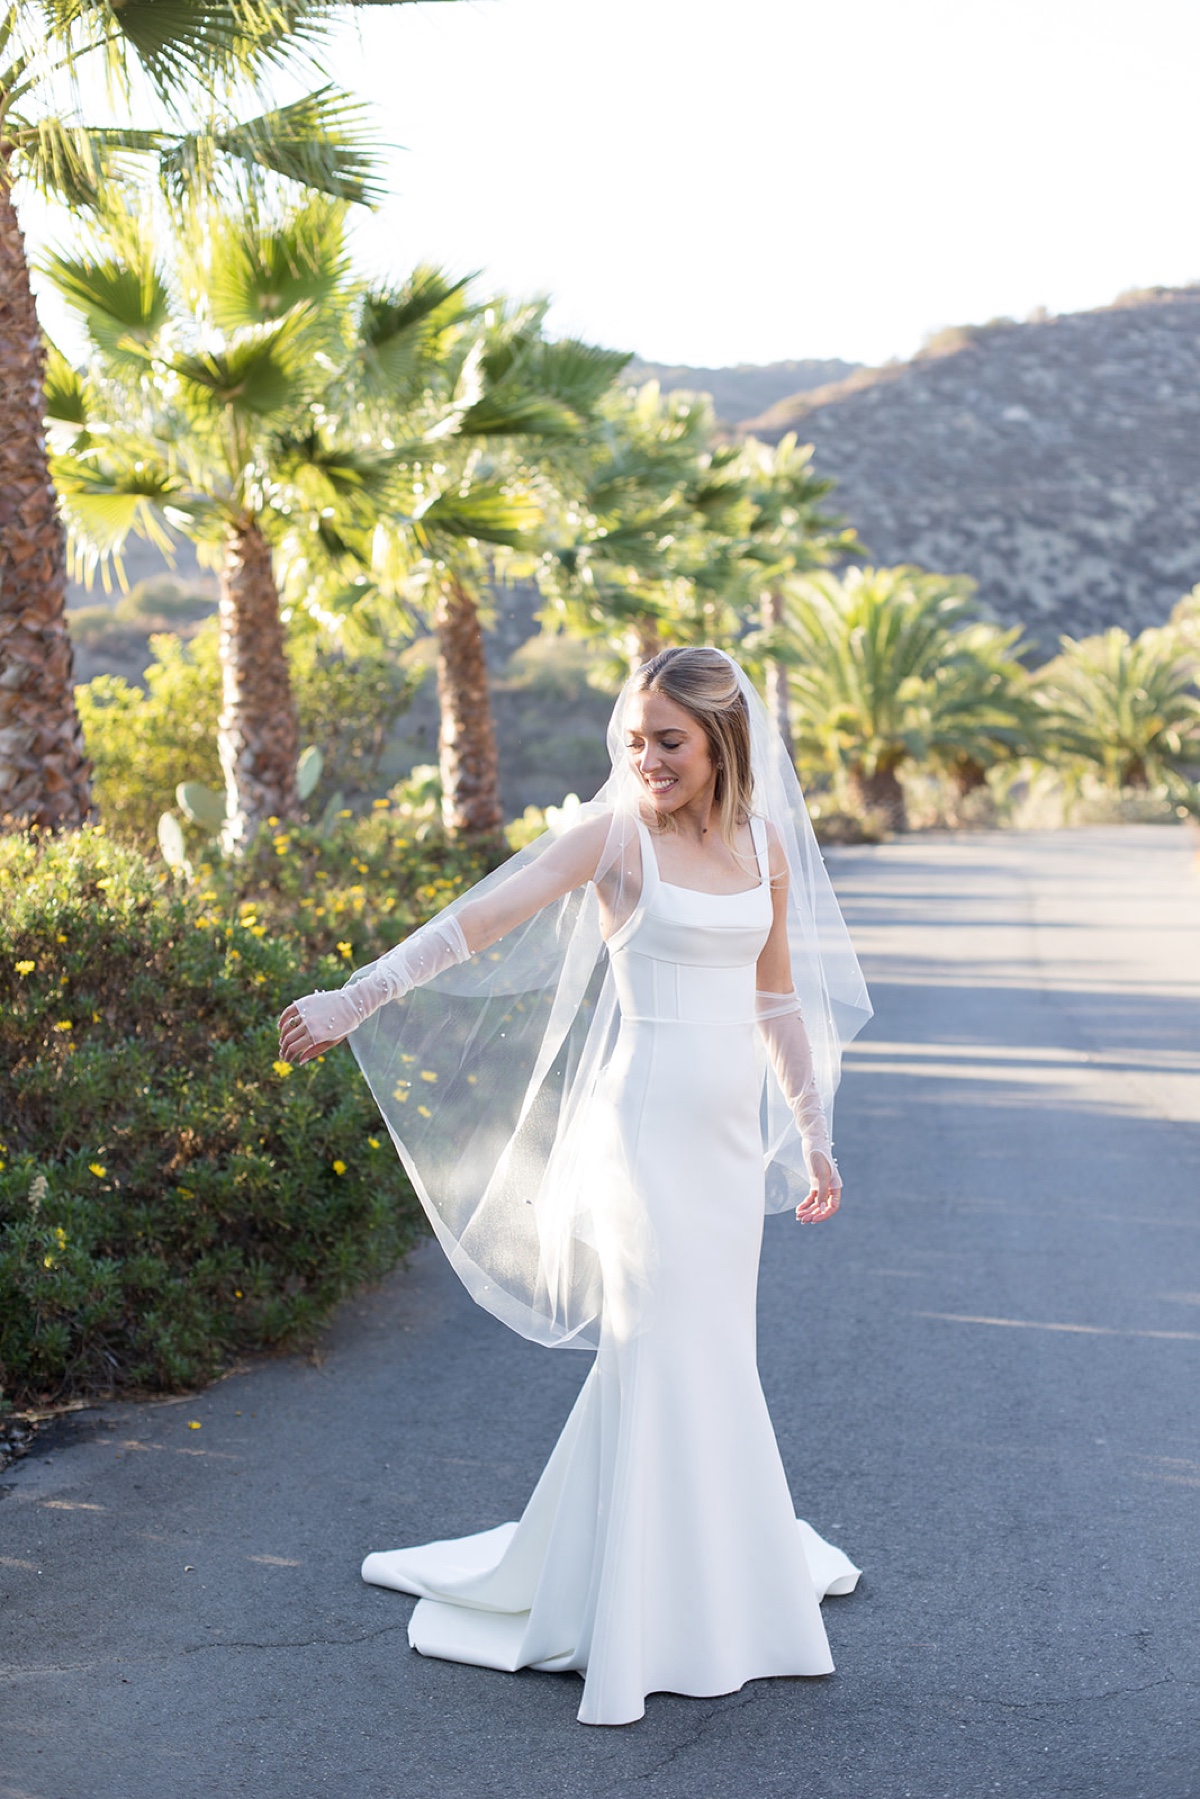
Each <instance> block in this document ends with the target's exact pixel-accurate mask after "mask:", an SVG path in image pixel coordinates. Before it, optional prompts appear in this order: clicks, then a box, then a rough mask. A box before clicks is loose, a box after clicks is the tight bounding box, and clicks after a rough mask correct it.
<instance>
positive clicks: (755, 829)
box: [637, 813, 770, 900]
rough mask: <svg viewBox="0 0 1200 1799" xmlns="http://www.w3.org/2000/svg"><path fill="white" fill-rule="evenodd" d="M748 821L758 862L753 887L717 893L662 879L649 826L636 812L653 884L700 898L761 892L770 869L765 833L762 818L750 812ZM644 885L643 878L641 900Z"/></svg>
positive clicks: (737, 896)
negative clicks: (649, 863)
mask: <svg viewBox="0 0 1200 1799" xmlns="http://www.w3.org/2000/svg"><path fill="white" fill-rule="evenodd" d="M748 823H749V825H750V839H751V842H752V843H753V845H754V857H755V861H756V862H757V863H758V879H757V881H755V883H754V885H753V887H738V888H735V889H734V890H733V891H732V892H730V893H718V892H716V891H715V889H713V888H711V887H683V886H681V885H680V883H679V882H678V881H664V880H663V877H662V870H661V869H660V868H659V866H658V852H657V851H656V850H655V848H654V839H653V837H651V835H650V827H649V825H648V824H647V823H646V821H645V819H644V818H643V817H642V816H641V814H640V813H638V814H637V825H638V830H639V831H640V832H641V835H642V848H643V852H645V851H647V850H648V851H649V855H650V862H651V866H652V867H653V869H654V885H655V886H656V887H667V888H669V889H670V890H671V892H672V893H697V894H699V895H700V897H701V898H702V899H745V897H746V895H747V894H748V893H761V892H762V891H763V889H764V888H768V889H769V887H770V878H769V877H770V869H769V866H768V864H767V860H766V848H765V842H764V837H765V833H764V832H763V828H762V820H761V819H760V818H758V817H757V816H756V815H755V814H754V813H751V815H750V818H749V820H748ZM645 886H646V883H645V880H644V879H643V882H642V890H643V900H644V898H645Z"/></svg>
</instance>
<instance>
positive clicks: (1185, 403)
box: [740, 287, 1200, 650]
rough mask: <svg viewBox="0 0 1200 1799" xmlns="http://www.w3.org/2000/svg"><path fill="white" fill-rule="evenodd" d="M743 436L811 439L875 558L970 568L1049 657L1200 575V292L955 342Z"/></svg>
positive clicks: (827, 393)
mask: <svg viewBox="0 0 1200 1799" xmlns="http://www.w3.org/2000/svg"><path fill="white" fill-rule="evenodd" d="M740 429H741V430H742V431H744V432H753V433H754V434H755V435H757V436H760V437H764V438H767V439H770V440H771V441H774V440H775V439H777V438H779V437H780V436H782V435H783V433H784V432H785V431H789V430H794V431H796V432H798V433H799V435H800V436H801V438H802V439H803V440H805V441H811V442H812V443H813V444H815V446H816V458H815V460H816V464H817V467H818V468H819V469H820V471H821V472H822V473H823V474H827V475H832V476H834V477H835V478H836V480H837V483H838V487H837V492H836V494H835V496H834V500H835V503H836V504H837V505H838V506H839V508H840V510H842V511H843V512H844V513H845V514H846V516H847V517H848V518H849V519H850V521H851V522H852V523H853V524H854V526H855V527H856V528H857V530H858V533H859V535H860V537H861V538H862V540H863V542H864V544H866V546H867V547H868V549H869V551H870V554H871V558H872V560H874V561H876V562H883V563H893V562H917V563H921V564H923V565H924V566H926V567H927V568H933V569H940V570H944V571H947V572H965V573H967V574H970V575H973V576H974V577H975V579H976V581H977V582H978V583H979V591H980V596H981V598H982V599H983V600H984V601H985V602H986V603H987V604H988V605H989V606H990V607H991V609H992V610H993V611H994V612H995V613H996V614H997V616H999V617H1000V618H1001V619H1003V620H1005V621H1007V622H1013V623H1016V622H1018V621H1019V622H1020V623H1022V624H1024V625H1025V626H1026V627H1027V628H1028V629H1029V631H1030V632H1031V634H1032V635H1033V636H1034V637H1035V638H1037V639H1038V640H1039V641H1040V642H1041V643H1042V645H1043V646H1044V647H1045V648H1046V649H1049V650H1052V649H1054V648H1055V647H1056V644H1057V637H1058V633H1059V632H1060V631H1068V632H1071V633H1072V634H1073V635H1079V634H1082V633H1085V632H1090V631H1096V630H1099V629H1101V628H1103V627H1104V626H1106V625H1110V624H1123V625H1125V626H1127V627H1128V628H1129V629H1131V630H1138V629H1140V628H1141V627H1143V626H1144V625H1148V624H1158V623H1161V622H1162V621H1163V619H1165V618H1166V616H1167V614H1168V613H1169V612H1170V609H1171V607H1172V605H1173V604H1174V602H1175V601H1176V600H1177V599H1178V598H1179V596H1180V594H1182V593H1184V592H1186V591H1187V590H1188V589H1189V588H1190V587H1192V586H1193V585H1194V584H1195V583H1196V582H1197V581H1200V287H1191V288H1185V289H1176V290H1165V291H1164V290H1155V291H1153V292H1151V293H1147V294H1139V295H1136V296H1130V297H1129V298H1127V299H1126V300H1123V301H1119V302H1117V304H1116V305H1114V306H1110V307H1105V308H1102V309H1100V310H1098V311H1096V312H1082V313H1072V314H1068V315H1065V316H1063V317H1059V318H1048V319H1045V320H1040V321H1035V322H1031V323H1028V324H1010V323H1007V322H1005V323H1001V324H995V325H991V326H985V327H980V328H975V329H971V328H967V329H963V330H960V331H952V332H945V333H943V334H942V336H941V337H940V338H939V339H937V340H935V341H934V342H933V343H932V344H931V345H930V346H929V347H928V348H927V349H926V350H925V351H924V352H923V353H922V354H921V355H920V356H918V357H917V358H915V360H914V361H912V362H908V363H895V364H891V365H888V366H886V367H884V368H880V369H870V370H865V369H864V370H859V371H856V372H855V373H853V374H851V375H850V376H849V377H848V379H846V380H843V381H841V382H838V383H836V384H833V385H830V386H826V387H821V388H818V389H816V390H815V391H809V392H806V393H799V394H797V395H796V396H795V397H794V398H791V399H788V400H784V401H782V402H778V403H776V404H775V405H773V406H771V407H770V408H768V409H765V410H764V411H762V412H761V413H760V414H759V415H757V416H753V417H750V418H747V419H746V420H744V421H743V422H742V424H741V426H740Z"/></svg>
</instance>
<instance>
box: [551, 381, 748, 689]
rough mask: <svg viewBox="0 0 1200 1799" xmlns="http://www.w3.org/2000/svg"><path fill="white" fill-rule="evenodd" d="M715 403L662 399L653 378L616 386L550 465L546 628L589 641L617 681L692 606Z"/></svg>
mask: <svg viewBox="0 0 1200 1799" xmlns="http://www.w3.org/2000/svg"><path fill="white" fill-rule="evenodd" d="M712 439H713V416H712V408H711V405H710V404H709V401H708V399H707V398H706V397H705V396H703V395H696V394H686V393H672V394H669V395H667V396H665V397H664V396H663V395H662V394H661V393H660V391H659V387H658V383H657V382H654V381H649V382H646V383H645V384H644V385H643V386H642V387H640V388H637V389H633V388H622V389H617V390H614V391H613V392H612V393H611V394H610V395H609V396H608V397H607V399H606V400H605V401H604V403H603V405H602V406H601V407H600V408H599V415H598V417H597V420H596V424H595V427H594V429H593V430H592V431H591V433H590V434H589V436H588V438H587V440H586V441H585V442H584V443H583V444H582V445H581V446H580V448H579V450H578V452H577V453H576V454H575V455H574V456H568V457H564V458H562V460H561V465H560V467H559V469H558V471H557V481H558V485H559V489H560V492H559V499H558V505H557V507H556V508H555V513H556V527H557V541H556V542H555V543H554V544H553V546H552V547H551V548H550V549H549V550H548V551H547V554H546V556H545V557H544V559H543V562H542V565H541V567H540V569H539V571H538V580H539V585H540V586H541V590H542V593H543V596H544V598H545V601H546V604H545V607H544V609H543V613H542V620H543V623H544V624H546V625H547V626H548V627H549V628H551V629H558V630H567V631H570V632H571V633H572V634H573V635H576V636H580V637H586V638H592V639H596V640H598V641H599V642H600V643H602V644H603V645H604V646H605V647H606V649H607V650H608V651H609V652H610V655H611V658H612V668H611V670H610V671H609V672H610V673H611V674H612V675H613V676H614V677H615V678H617V679H619V678H620V675H621V674H622V673H623V672H625V671H626V670H627V669H631V668H632V669H636V668H638V667H640V666H641V664H642V663H643V662H648V661H649V660H650V658H651V657H652V656H654V655H656V654H657V652H658V651H659V650H660V649H661V648H662V647H663V645H664V643H670V642H674V641H677V640H678V638H677V632H678V631H679V630H680V629H681V628H682V629H685V630H686V628H687V621H689V620H694V618H695V614H696V610H697V592H696V586H695V582H694V580H693V575H694V572H695V570H696V568H697V567H699V566H702V564H703V560H704V558H703V555H702V554H701V552H700V547H699V546H700V539H701V534H702V531H703V526H704V510H705V508H706V506H707V507H709V509H710V510H715V509H716V508H717V505H718V501H719V498H720V495H719V489H720V487H721V481H720V478H719V476H718V477H717V478H715V479H714V480H713V481H712V482H711V483H710V482H709V479H708V477H709V468H710V462H711V450H712Z"/></svg>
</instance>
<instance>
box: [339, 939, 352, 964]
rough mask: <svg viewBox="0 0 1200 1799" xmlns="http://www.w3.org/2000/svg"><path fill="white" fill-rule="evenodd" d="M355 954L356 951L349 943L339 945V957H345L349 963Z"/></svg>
mask: <svg viewBox="0 0 1200 1799" xmlns="http://www.w3.org/2000/svg"><path fill="white" fill-rule="evenodd" d="M353 954H354V951H353V949H352V948H351V946H350V944H348V943H339V944H338V955H339V956H345V958H346V960H347V962H348V961H349V960H350V958H351V956H352V955H353Z"/></svg>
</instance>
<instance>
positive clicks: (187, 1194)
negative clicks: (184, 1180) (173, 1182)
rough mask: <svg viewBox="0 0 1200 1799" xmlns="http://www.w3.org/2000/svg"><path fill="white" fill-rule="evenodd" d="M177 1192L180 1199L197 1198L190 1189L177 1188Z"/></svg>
mask: <svg viewBox="0 0 1200 1799" xmlns="http://www.w3.org/2000/svg"><path fill="white" fill-rule="evenodd" d="M175 1191H176V1193H178V1195H179V1197H180V1199H195V1197H196V1195H195V1194H194V1193H193V1192H192V1189H191V1188H190V1187H176V1189H175Z"/></svg>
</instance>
